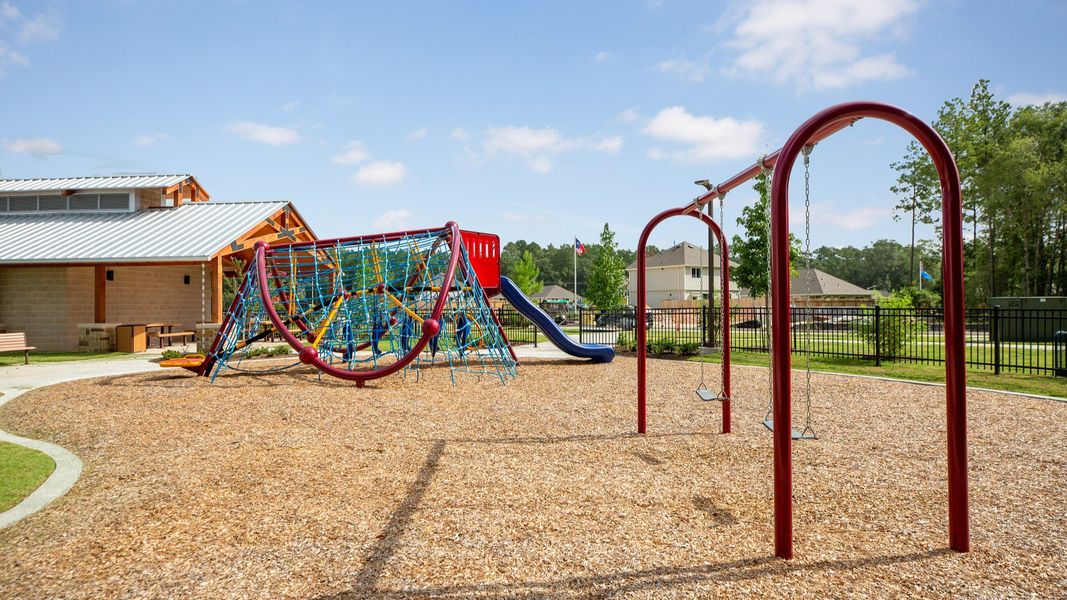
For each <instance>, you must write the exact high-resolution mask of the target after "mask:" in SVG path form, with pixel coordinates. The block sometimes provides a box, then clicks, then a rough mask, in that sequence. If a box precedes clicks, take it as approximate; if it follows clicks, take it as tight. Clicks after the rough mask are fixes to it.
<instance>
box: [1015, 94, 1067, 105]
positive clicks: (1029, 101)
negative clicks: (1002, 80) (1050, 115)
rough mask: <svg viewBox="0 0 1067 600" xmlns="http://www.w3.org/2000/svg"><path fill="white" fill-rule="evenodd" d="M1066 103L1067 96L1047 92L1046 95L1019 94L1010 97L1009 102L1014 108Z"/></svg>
mask: <svg viewBox="0 0 1067 600" xmlns="http://www.w3.org/2000/svg"><path fill="white" fill-rule="evenodd" d="M1064 101H1067V94H1060V93H1058V92H1046V93H1044V94H1033V93H1029V92H1019V93H1018V94H1012V95H1010V96H1008V102H1009V103H1011V104H1012V105H1014V106H1044V105H1045V104H1046V103H1048V102H1053V103H1055V102H1064Z"/></svg>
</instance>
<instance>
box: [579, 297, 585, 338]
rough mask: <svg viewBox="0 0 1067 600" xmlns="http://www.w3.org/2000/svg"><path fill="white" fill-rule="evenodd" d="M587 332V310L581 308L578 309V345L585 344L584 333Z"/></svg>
mask: <svg viewBox="0 0 1067 600" xmlns="http://www.w3.org/2000/svg"><path fill="white" fill-rule="evenodd" d="M584 331H585V309H584V308H582V307H581V306H579V307H578V343H579V344H584V343H585V342H584V341H583V340H582V333H583V332H584Z"/></svg>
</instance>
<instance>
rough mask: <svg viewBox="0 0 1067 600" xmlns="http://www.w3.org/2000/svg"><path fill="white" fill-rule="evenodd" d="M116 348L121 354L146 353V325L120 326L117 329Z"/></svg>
mask: <svg viewBox="0 0 1067 600" xmlns="http://www.w3.org/2000/svg"><path fill="white" fill-rule="evenodd" d="M115 346H116V348H117V349H118V351H119V352H144V351H145V350H146V349H147V348H148V332H147V331H146V330H145V326H144V325H119V326H118V327H116V328H115Z"/></svg>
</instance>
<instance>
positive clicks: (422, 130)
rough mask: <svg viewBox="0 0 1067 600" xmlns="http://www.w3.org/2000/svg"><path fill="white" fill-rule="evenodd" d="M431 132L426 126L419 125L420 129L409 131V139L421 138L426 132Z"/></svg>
mask: <svg viewBox="0 0 1067 600" xmlns="http://www.w3.org/2000/svg"><path fill="white" fill-rule="evenodd" d="M429 132H430V130H429V129H427V128H426V127H419V128H418V129H415V130H413V131H411V132H410V133H408V139H409V140H421V139H422V138H424V137H426V134H427V133H429Z"/></svg>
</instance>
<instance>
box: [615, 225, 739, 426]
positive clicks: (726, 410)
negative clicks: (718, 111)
mask: <svg viewBox="0 0 1067 600" xmlns="http://www.w3.org/2000/svg"><path fill="white" fill-rule="evenodd" d="M683 215H688V216H691V217H694V218H696V219H700V220H701V221H703V222H704V223H706V224H707V226H708V228H709V229H711V232H712V233H714V234H715V237H716V238H717V239H718V240H719V247H720V248H721V252H720V253H719V260H720V261H721V266H720V272H721V273H722V283H721V285H720V287H721V288H722V322H723V327H722V394H723V396H725V400H723V401H722V432H723V433H730V398H731V397H732V396H733V394H732V393H731V391H730V259H729V254H730V253H729V250H728V249H727V247H726V236H724V235H723V234H722V228H721V227H719V224H718V223H716V222H715V221H713V220H712V218H711V217H709V216H708V215H706V214H704V213H702V212H700V211H699V210H697V209H696V208H695V207H694V206H683V207H681V208H672V209H671V210H665V211H663V212H661V213H660V214H658V215H656V216H655V217H653V218H652V220H651V221H649V222H648V225H645V229H644V230H643V231H642V232H641V239H640V240H638V242H637V308H636V310H637V315H636V316H637V318H636V319H635V327H636V329H637V433H645V395H646V391H647V390H646V388H647V374H646V366H647V362H648V356H647V341H648V332H647V331H646V330H645V319H646V316H645V315H646V314H647V313H646V312H645V298H646V292H647V289H646V283H647V282H646V281H645V279H646V275H645V264H646V262H647V260H646V258H647V257H646V253H645V246H647V245H648V236H649V235H651V234H652V230H653V229H655V228H656V226H657V225H659V224H660V223H662V222H663V221H665V220H667V219H669V218H671V217H678V216H683ZM708 268H709V269H710V268H711V265H708ZM713 275H714V273H709V274H708V276H709V277H712V276H713ZM708 301H709V302H710V303H711V304H712V305H714V303H715V299H714V298H709V299H708Z"/></svg>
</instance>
